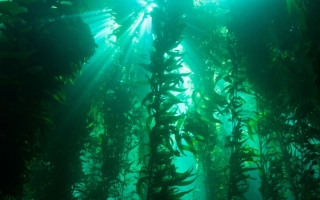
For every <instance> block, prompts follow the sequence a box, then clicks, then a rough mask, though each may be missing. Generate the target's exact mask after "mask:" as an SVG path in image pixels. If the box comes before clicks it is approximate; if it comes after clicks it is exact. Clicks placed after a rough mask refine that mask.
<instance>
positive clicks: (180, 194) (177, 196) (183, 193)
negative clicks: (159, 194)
mask: <svg viewBox="0 0 320 200" xmlns="http://www.w3.org/2000/svg"><path fill="white" fill-rule="evenodd" d="M193 190H194V189H191V190H187V191H184V192H179V193H176V194H175V195H174V196H173V199H179V198H180V197H182V196H184V195H185V194H188V193H189V192H191V191H193Z"/></svg>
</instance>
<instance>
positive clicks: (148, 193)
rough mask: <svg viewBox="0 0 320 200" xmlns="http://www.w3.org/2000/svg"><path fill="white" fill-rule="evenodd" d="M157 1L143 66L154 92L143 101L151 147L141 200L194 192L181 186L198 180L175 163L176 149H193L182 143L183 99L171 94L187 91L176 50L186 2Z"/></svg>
mask: <svg viewBox="0 0 320 200" xmlns="http://www.w3.org/2000/svg"><path fill="white" fill-rule="evenodd" d="M155 3H156V4H157V7H155V8H154V9H153V11H152V13H151V16H152V25H153V30H154V41H153V46H154V50H153V51H151V55H150V64H149V65H144V67H145V69H146V70H148V71H149V72H150V76H147V78H148V81H149V84H150V89H151V92H149V93H148V94H147V95H146V97H145V98H144V99H143V101H142V105H144V106H146V108H147V111H148V114H149V117H148V118H147V119H146V129H147V134H148V135H149V144H148V146H149V150H148V154H146V155H145V156H144V160H143V162H144V166H142V168H141V171H140V178H139V180H138V182H137V185H136V186H137V192H138V194H139V196H140V197H141V198H142V199H146V200H151V199H152V200H156V199H159V200H160V199H168V200H169V199H172V200H173V199H180V198H181V197H182V196H183V195H185V194H187V193H189V192H190V191H192V190H188V191H182V192H181V191H179V189H178V186H185V185H188V184H191V183H192V182H193V181H194V180H195V175H194V174H192V168H191V169H189V170H188V171H186V172H184V173H179V172H177V171H176V166H175V164H174V162H173V159H174V157H175V155H177V151H178V152H180V153H181V154H184V150H189V149H190V147H189V146H188V145H183V144H182V137H183V136H182V135H181V133H180V129H181V127H182V124H183V121H184V117H185V116H184V115H183V114H178V113H177V108H178V107H177V104H179V103H182V101H181V100H180V99H179V98H178V97H177V96H175V95H173V94H172V93H171V92H172V91H175V92H181V91H184V90H185V89H184V88H182V86H181V85H182V83H183V78H182V77H183V76H187V75H188V74H181V73H179V71H178V69H179V68H180V67H181V62H182V56H183V55H182V52H179V51H176V50H173V49H174V48H175V47H177V45H178V44H179V43H180V42H181V34H182V31H183V28H184V23H183V20H182V12H181V10H178V8H179V7H180V6H181V5H182V4H183V1H177V2H164V1H156V2H155ZM172 137H174V138H175V140H176V143H177V147H178V150H174V149H173V140H172ZM180 153H179V154H180ZM189 178H191V180H189ZM187 179H188V180H187Z"/></svg>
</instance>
